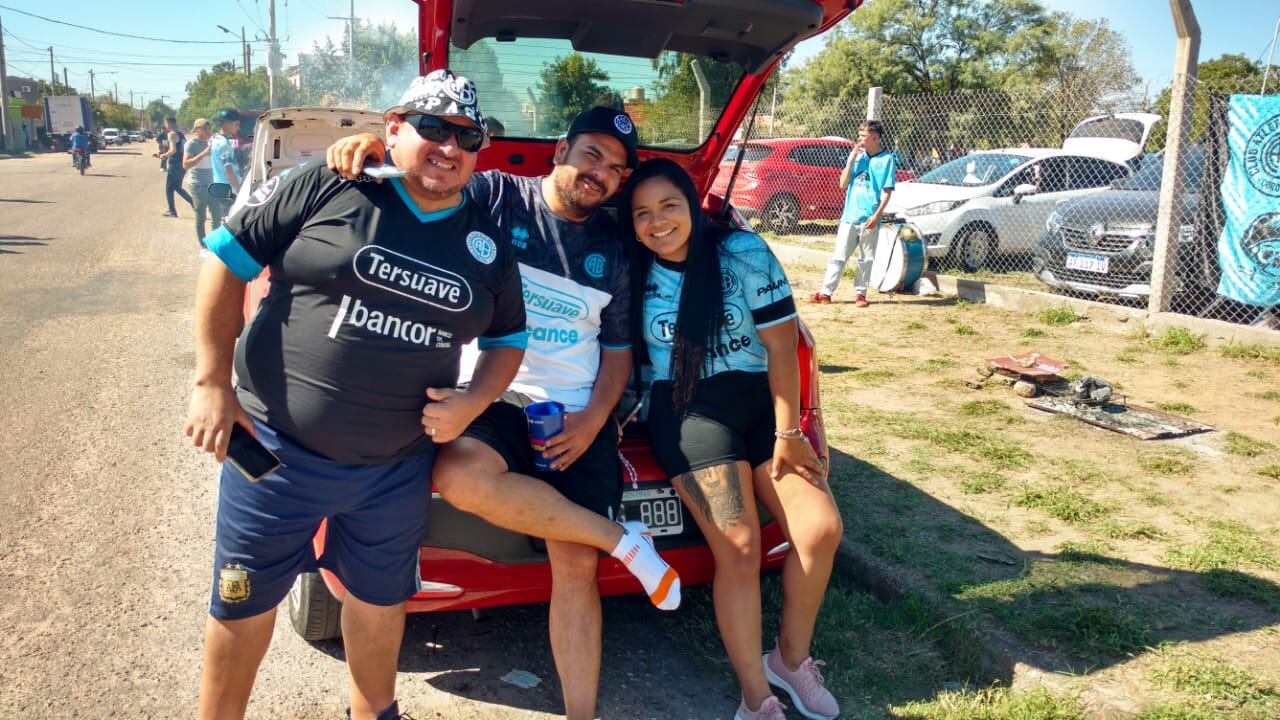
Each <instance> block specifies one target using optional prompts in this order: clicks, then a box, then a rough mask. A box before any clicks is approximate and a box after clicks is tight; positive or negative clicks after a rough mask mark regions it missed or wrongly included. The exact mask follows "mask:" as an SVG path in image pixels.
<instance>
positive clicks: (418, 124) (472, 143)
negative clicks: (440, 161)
mask: <svg viewBox="0 0 1280 720" xmlns="http://www.w3.org/2000/svg"><path fill="white" fill-rule="evenodd" d="M404 121H405V122H407V123H409V124H410V125H412V126H413V127H414V128H415V129H416V130H417V131H418V134H419V135H421V136H422V139H423V140H429V141H431V142H433V143H442V142H446V141H448V140H449V138H450V137H452V136H454V135H455V134H456V135H457V137H458V148H459V149H461V150H463V151H465V152H476V151H478V150H479V149H480V146H481V145H484V138H485V132H484V131H483V130H480V129H478V128H473V127H466V126H465V125H454V124H453V123H451V122H448V121H446V120H442V119H441V118H438V117H436V116H435V115H406V116H405V118H404Z"/></svg>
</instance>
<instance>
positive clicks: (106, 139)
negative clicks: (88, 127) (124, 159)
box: [102, 128, 120, 145]
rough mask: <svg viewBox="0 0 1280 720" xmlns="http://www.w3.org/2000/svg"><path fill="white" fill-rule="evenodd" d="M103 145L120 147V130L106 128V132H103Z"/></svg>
mask: <svg viewBox="0 0 1280 720" xmlns="http://www.w3.org/2000/svg"><path fill="white" fill-rule="evenodd" d="M102 143H103V144H104V145H119V144H120V129H119V128H106V129H104V130H103V131H102Z"/></svg>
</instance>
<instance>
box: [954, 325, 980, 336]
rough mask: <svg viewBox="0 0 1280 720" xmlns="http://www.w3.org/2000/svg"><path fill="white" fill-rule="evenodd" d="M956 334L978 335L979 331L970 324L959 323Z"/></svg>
mask: <svg viewBox="0 0 1280 720" xmlns="http://www.w3.org/2000/svg"><path fill="white" fill-rule="evenodd" d="M956 334H957V335H976V334H977V332H976V331H975V330H974V329H973V328H971V327H969V326H968V325H957V326H956Z"/></svg>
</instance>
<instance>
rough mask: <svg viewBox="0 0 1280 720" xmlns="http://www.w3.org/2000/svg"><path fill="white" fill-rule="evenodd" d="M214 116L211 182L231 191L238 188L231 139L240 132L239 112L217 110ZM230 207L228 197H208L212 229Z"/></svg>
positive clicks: (210, 145)
mask: <svg viewBox="0 0 1280 720" xmlns="http://www.w3.org/2000/svg"><path fill="white" fill-rule="evenodd" d="M213 117H214V122H216V123H218V132H217V133H216V134H214V135H213V137H211V138H210V139H209V160H210V163H211V164H212V165H213V168H212V170H213V182H215V183H227V184H229V185H230V186H231V189H232V191H236V190H239V189H240V181H241V180H242V179H243V178H241V177H240V169H239V168H238V167H237V166H236V152H235V145H234V144H233V143H232V141H231V139H232V138H234V137H236V136H237V135H239V134H240V112H239V111H237V110H236V109H235V108H224V109H222V110H219V111H218V113H217V114H216V115H214V116H213ZM230 209H231V199H230V198H215V197H211V198H209V212H210V214H211V215H212V216H213V218H212V219H213V229H214V230H217V229H218V228H220V227H222V221H223V219H224V218H226V216H227V211H228V210H230Z"/></svg>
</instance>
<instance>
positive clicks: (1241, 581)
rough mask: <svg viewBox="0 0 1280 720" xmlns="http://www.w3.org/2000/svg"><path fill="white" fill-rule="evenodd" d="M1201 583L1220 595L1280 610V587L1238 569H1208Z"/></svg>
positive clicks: (1201, 577)
mask: <svg viewBox="0 0 1280 720" xmlns="http://www.w3.org/2000/svg"><path fill="white" fill-rule="evenodd" d="M1199 579H1200V585H1201V587H1203V588H1204V589H1205V590H1206V591H1208V592H1209V593H1211V594H1213V595H1217V596H1218V597H1224V598H1236V599H1240V600H1249V601H1251V602H1255V603H1257V604H1259V605H1262V606H1263V607H1267V608H1270V609H1271V610H1272V611H1274V612H1280V587H1277V586H1276V584H1275V583H1273V582H1270V581H1267V580H1263V579H1262V578H1260V577H1257V576H1255V575H1250V574H1248V573H1245V572H1240V571H1238V570H1207V571H1205V572H1203V573H1200V578H1199Z"/></svg>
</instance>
